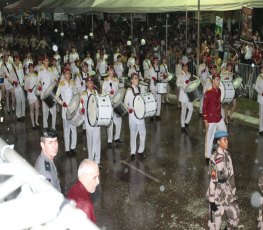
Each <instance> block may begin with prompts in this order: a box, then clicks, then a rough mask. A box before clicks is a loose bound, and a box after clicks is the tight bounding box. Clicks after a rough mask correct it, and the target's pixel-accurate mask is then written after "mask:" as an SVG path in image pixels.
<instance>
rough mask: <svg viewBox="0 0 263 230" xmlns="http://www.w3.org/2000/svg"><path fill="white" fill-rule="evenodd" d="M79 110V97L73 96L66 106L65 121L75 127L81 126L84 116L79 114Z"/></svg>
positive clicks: (77, 95)
mask: <svg viewBox="0 0 263 230" xmlns="http://www.w3.org/2000/svg"><path fill="white" fill-rule="evenodd" d="M80 110H81V103H80V95H79V94H75V95H74V96H73V98H72V99H71V101H70V103H69V105H68V108H67V112H66V119H67V120H69V121H70V122H71V123H72V124H73V125H75V126H77V127H78V126H80V125H82V124H83V122H84V119H85V115H84V114H82V113H80Z"/></svg>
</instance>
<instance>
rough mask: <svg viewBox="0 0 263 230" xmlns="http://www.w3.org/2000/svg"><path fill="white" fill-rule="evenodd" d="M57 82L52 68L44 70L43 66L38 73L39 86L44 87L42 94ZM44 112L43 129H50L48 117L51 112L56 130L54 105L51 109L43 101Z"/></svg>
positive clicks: (53, 126)
mask: <svg viewBox="0 0 263 230" xmlns="http://www.w3.org/2000/svg"><path fill="white" fill-rule="evenodd" d="M55 81H56V76H55V75H54V74H53V72H52V69H51V68H47V69H46V68H44V66H42V67H41V68H40V69H39V72H38V84H37V85H42V91H41V92H42V93H43V92H44V91H45V90H46V89H47V88H48V87H49V86H50V85H51V84H52V83H54V82H55ZM42 111H43V128H48V116H49V112H50V113H51V115H52V128H53V129H56V118H57V110H56V106H55V105H54V106H53V107H52V108H49V107H48V106H47V104H46V103H45V102H44V101H42Z"/></svg>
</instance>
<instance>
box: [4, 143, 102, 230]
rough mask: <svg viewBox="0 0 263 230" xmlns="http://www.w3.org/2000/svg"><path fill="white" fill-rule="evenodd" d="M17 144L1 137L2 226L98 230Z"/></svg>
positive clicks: (11, 227) (8, 227) (12, 227)
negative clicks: (23, 153)
mask: <svg viewBox="0 0 263 230" xmlns="http://www.w3.org/2000/svg"><path fill="white" fill-rule="evenodd" d="M13 147H14V146H12V145H8V144H7V143H6V142H5V141H3V140H2V139H1V138H0V182H1V183H0V216H1V221H0V229H9V230H10V229H16V230H19V229H31V228H33V229H40V228H41V229H42V228H43V229H44V228H45V229H54V230H55V229H61V230H62V229H75V230H79V229H80V230H82V229H83V230H84V229H90V230H98V228H97V227H96V226H95V225H94V224H93V223H92V222H91V221H90V220H89V219H87V216H86V214H85V213H84V212H82V211H81V210H79V209H77V208H76V207H75V203H74V202H73V201H69V200H66V199H65V198H64V196H63V195H62V194H61V193H59V192H58V191H57V190H56V189H55V188H53V187H52V186H51V185H50V184H49V183H48V182H47V181H46V180H45V179H44V178H43V177H42V176H41V175H39V174H38V173H37V171H36V170H35V169H34V168H33V167H32V166H31V165H30V164H29V163H27V162H26V160H25V159H24V158H22V157H21V156H20V155H19V154H18V153H17V152H15V151H14V150H13ZM17 194H18V195H17Z"/></svg>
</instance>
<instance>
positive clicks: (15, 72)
mask: <svg viewBox="0 0 263 230" xmlns="http://www.w3.org/2000/svg"><path fill="white" fill-rule="evenodd" d="M12 66H13V69H14V72H15V74H16V78H17V80H18V83H19V85H21V82H20V80H19V77H18V74H17V72H16V67H15V66H14V65H13V64H12Z"/></svg>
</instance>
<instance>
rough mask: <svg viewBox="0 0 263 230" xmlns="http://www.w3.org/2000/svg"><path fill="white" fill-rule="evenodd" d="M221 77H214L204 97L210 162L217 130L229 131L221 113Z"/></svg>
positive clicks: (207, 157) (207, 151) (215, 75)
mask: <svg viewBox="0 0 263 230" xmlns="http://www.w3.org/2000/svg"><path fill="white" fill-rule="evenodd" d="M219 84H220V75H219V74H217V73H215V74H213V76H212V87H210V88H209V89H208V90H207V91H206V92H205V95H204V103H203V120H204V123H205V129H206V136H205V157H206V163H208V162H209V159H210V157H211V153H212V147H213V140H214V135H215V132H216V130H225V131H226V130H227V128H226V124H225V122H224V119H222V113H221V91H220V88H219Z"/></svg>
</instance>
